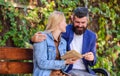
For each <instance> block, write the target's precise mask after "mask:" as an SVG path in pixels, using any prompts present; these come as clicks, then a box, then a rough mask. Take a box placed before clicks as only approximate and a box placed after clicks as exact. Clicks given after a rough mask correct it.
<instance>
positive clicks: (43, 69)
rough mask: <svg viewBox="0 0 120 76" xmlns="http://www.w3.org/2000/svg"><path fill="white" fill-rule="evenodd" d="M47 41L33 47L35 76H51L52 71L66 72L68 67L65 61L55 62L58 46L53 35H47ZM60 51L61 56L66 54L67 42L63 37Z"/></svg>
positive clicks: (59, 47)
mask: <svg viewBox="0 0 120 76" xmlns="http://www.w3.org/2000/svg"><path fill="white" fill-rule="evenodd" d="M46 36H47V39H46V40H44V41H42V42H38V43H34V45H33V49H34V50H33V63H34V69H33V76H50V73H51V71H52V70H60V69H61V70H62V71H64V70H65V69H66V68H67V66H66V65H65V61H64V60H55V58H56V46H55V44H54V38H53V36H52V33H46ZM58 50H59V53H60V56H62V55H64V54H65V53H66V41H65V40H64V39H63V38H62V37H61V38H60V42H59V46H58Z"/></svg>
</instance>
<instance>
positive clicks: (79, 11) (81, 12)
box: [73, 7, 88, 18]
mask: <svg viewBox="0 0 120 76" xmlns="http://www.w3.org/2000/svg"><path fill="white" fill-rule="evenodd" d="M73 13H74V16H77V17H78V18H82V17H85V16H86V17H87V16H88V9H87V8H85V7H77V8H76V9H75V10H74V11H73Z"/></svg>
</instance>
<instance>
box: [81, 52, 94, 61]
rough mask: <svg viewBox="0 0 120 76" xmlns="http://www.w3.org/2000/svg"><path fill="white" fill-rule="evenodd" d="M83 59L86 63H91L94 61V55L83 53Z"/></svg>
mask: <svg viewBox="0 0 120 76" xmlns="http://www.w3.org/2000/svg"><path fill="white" fill-rule="evenodd" d="M83 57H84V58H85V59H86V60H88V61H93V60H94V55H93V53H92V52H88V53H85V54H84V55H83Z"/></svg>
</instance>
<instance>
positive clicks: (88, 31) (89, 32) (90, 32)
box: [86, 29, 96, 35]
mask: <svg viewBox="0 0 120 76" xmlns="http://www.w3.org/2000/svg"><path fill="white" fill-rule="evenodd" d="M86 32H87V33H88V34H92V35H96V34H95V32H93V31H92V30H89V29H87V30H86Z"/></svg>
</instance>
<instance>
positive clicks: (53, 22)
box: [46, 11, 65, 32]
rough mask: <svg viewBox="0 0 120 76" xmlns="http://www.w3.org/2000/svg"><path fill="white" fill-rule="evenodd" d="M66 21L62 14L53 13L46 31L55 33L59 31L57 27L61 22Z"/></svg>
mask: <svg viewBox="0 0 120 76" xmlns="http://www.w3.org/2000/svg"><path fill="white" fill-rule="evenodd" d="M64 19H65V16H64V14H63V13H62V12H59V11H54V12H53V13H51V14H50V16H49V18H48V24H47V27H46V31H48V32H52V31H54V30H55V29H57V25H59V24H60V22H61V21H62V20H64Z"/></svg>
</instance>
